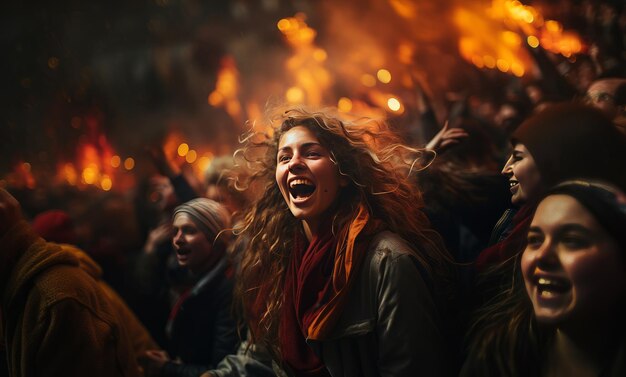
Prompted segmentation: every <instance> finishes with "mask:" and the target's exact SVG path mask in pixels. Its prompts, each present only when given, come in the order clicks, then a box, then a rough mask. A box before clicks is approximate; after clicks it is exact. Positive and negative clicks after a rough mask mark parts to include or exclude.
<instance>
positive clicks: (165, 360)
mask: <svg viewBox="0 0 626 377" xmlns="http://www.w3.org/2000/svg"><path fill="white" fill-rule="evenodd" d="M172 225H173V228H174V231H175V234H174V236H173V239H172V244H173V245H174V251H175V252H176V259H177V261H178V264H179V265H180V266H181V267H185V268H187V269H188V270H189V271H190V272H191V275H192V276H193V278H194V284H193V286H191V287H185V289H179V290H180V291H179V292H176V293H178V297H177V299H176V302H175V303H174V305H173V306H172V310H171V313H170V316H169V319H168V322H167V326H166V335H167V340H168V344H167V346H166V347H165V348H166V349H165V350H149V351H146V353H145V355H144V358H143V359H142V361H143V363H142V364H143V367H144V374H145V376H146V377H152V376H154V377H157V376H158V377H187V376H198V375H200V374H201V373H202V372H203V371H205V370H207V369H210V368H211V367H214V366H215V365H217V363H218V362H219V361H220V360H222V358H224V357H225V356H226V355H228V354H230V353H233V352H234V351H235V349H236V345H237V343H238V340H239V338H238V336H237V331H236V327H237V325H236V322H235V319H234V318H233V313H232V311H231V307H232V292H233V284H234V269H233V267H232V266H231V263H230V261H229V258H228V256H227V253H226V250H227V248H228V246H229V244H230V234H231V231H230V229H229V228H230V226H231V220H230V214H229V212H228V211H227V210H226V208H225V207H224V206H223V205H221V204H220V203H218V202H216V201H213V200H210V199H207V198H197V199H193V200H190V201H188V202H186V203H184V204H181V205H179V206H178V207H176V208H175V209H174V213H173V215H172Z"/></svg>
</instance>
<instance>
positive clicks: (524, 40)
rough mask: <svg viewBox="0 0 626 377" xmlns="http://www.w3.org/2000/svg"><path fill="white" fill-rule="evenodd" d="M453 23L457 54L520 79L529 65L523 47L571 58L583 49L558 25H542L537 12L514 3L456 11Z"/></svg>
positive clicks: (503, 1) (508, 0)
mask: <svg viewBox="0 0 626 377" xmlns="http://www.w3.org/2000/svg"><path fill="white" fill-rule="evenodd" d="M454 22H455V24H456V25H457V27H458V28H459V30H460V31H461V35H462V37H461V38H460V40H459V52H460V54H461V56H463V58H465V59H466V60H467V61H470V62H472V63H473V64H474V65H475V66H477V67H478V68H489V69H498V70H500V71H502V72H507V73H510V74H513V75H515V76H518V77H521V76H523V75H524V74H525V73H526V72H527V71H528V70H529V69H530V65H531V64H532V62H531V59H530V56H529V54H528V53H527V51H526V50H525V48H523V47H524V45H523V44H528V45H529V46H530V47H532V48H536V47H538V46H540V45H541V47H543V48H545V49H546V50H548V51H551V52H553V53H556V54H561V55H563V56H565V57H570V56H571V55H572V54H575V53H579V52H581V51H582V49H583V45H582V43H581V41H580V37H579V36H578V35H577V34H575V33H574V32H570V31H567V32H564V31H563V27H562V25H561V24H560V23H558V22H557V21H551V20H548V21H545V20H544V18H543V16H542V15H541V14H540V13H539V11H538V10H537V9H535V8H534V7H532V6H529V5H523V4H522V3H520V2H519V1H517V0H493V2H492V5H491V7H490V8H489V9H487V11H486V12H485V11H484V10H482V9H469V8H467V7H458V8H456V9H455V12H454Z"/></svg>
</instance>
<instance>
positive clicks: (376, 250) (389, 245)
mask: <svg viewBox="0 0 626 377" xmlns="http://www.w3.org/2000/svg"><path fill="white" fill-rule="evenodd" d="M369 254H371V255H372V256H374V257H376V256H377V257H388V258H393V259H395V258H398V257H401V256H404V255H408V256H412V255H414V254H415V251H414V249H413V248H411V246H409V244H408V242H407V241H406V240H405V239H404V238H402V237H400V235H398V234H396V233H393V232H390V231H382V232H380V233H378V234H377V235H375V236H374V238H373V239H372V241H371V242H370V245H369ZM374 259H376V258H374Z"/></svg>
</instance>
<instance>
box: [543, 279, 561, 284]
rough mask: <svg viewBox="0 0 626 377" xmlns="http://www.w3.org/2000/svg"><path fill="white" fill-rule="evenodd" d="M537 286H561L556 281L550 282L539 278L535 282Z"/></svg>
mask: <svg viewBox="0 0 626 377" xmlns="http://www.w3.org/2000/svg"><path fill="white" fill-rule="evenodd" d="M537 284H539V285H562V284H560V283H559V282H558V281H556V280H550V279H546V278H539V280H537Z"/></svg>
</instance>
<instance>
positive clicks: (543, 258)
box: [535, 240, 559, 269]
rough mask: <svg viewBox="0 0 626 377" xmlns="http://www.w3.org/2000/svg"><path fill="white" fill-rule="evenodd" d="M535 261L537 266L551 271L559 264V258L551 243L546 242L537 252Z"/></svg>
mask: <svg viewBox="0 0 626 377" xmlns="http://www.w3.org/2000/svg"><path fill="white" fill-rule="evenodd" d="M535 259H536V261H537V266H538V267H541V268H542V269H550V268H552V267H554V266H556V265H558V264H559V258H558V256H557V254H556V250H555V249H554V245H553V244H552V242H551V241H549V240H546V241H544V243H543V244H542V245H541V246H540V247H539V248H538V249H537V250H535Z"/></svg>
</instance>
